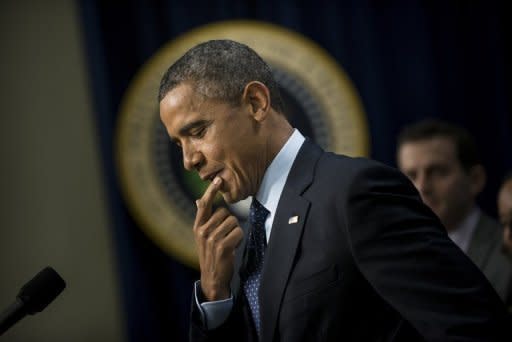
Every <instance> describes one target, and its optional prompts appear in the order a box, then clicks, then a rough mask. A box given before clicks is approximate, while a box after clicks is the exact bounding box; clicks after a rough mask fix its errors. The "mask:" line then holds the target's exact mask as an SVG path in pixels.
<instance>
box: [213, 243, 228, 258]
mask: <svg viewBox="0 0 512 342" xmlns="http://www.w3.org/2000/svg"><path fill="white" fill-rule="evenodd" d="M226 249H227V248H226V246H225V245H224V244H223V243H219V244H218V245H217V246H216V247H215V251H216V252H217V254H219V255H224V254H225V253H226Z"/></svg>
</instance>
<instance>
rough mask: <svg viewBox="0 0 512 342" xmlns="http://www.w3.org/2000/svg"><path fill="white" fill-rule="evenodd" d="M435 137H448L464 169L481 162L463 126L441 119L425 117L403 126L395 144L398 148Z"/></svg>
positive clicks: (473, 141) (473, 142)
mask: <svg viewBox="0 0 512 342" xmlns="http://www.w3.org/2000/svg"><path fill="white" fill-rule="evenodd" d="M437 137H443V138H448V139H450V140H451V141H453V143H454V144H455V151H456V153H457V158H458V159H459V162H460V163H461V165H462V167H463V168H464V169H465V170H466V171H469V169H470V168H471V167H473V166H475V165H478V164H481V159H480V153H479V151H478V147H477V145H476V142H475V140H474V138H473V137H472V136H471V134H470V133H469V132H468V131H467V130H466V129H465V128H463V127H460V126H457V125H454V124H451V123H448V122H446V121H442V120H437V119H426V120H422V121H420V122H417V123H414V124H411V125H408V126H405V127H404V128H403V129H402V131H401V132H400V134H399V135H398V141H397V145H398V148H400V147H401V146H402V145H404V144H405V143H410V142H418V141H422V140H430V139H433V138H437Z"/></svg>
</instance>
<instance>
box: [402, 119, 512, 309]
mask: <svg viewBox="0 0 512 342" xmlns="http://www.w3.org/2000/svg"><path fill="white" fill-rule="evenodd" d="M397 163H398V167H399V168H400V170H401V171H402V172H403V173H404V174H405V175H406V176H407V177H409V179H410V180H411V181H412V182H413V184H414V186H415V187H416V188H417V189H418V191H419V193H420V195H421V198H422V200H423V201H424V202H425V204H427V205H428V206H429V207H430V208H431V209H432V211H434V213H435V214H436V215H437V216H438V217H439V218H440V220H441V222H442V223H443V225H444V226H445V228H446V230H447V232H448V236H449V237H450V238H451V239H452V240H453V242H455V244H457V246H459V248H460V249H462V250H463V251H464V252H465V253H466V254H467V255H468V256H469V258H470V259H471V260H473V262H474V263H475V264H476V265H477V266H478V267H479V268H480V270H482V272H483V273H484V274H485V276H486V277H487V279H488V280H489V282H490V283H491V284H492V285H493V287H494V289H495V290H496V291H497V292H498V294H499V295H500V297H501V299H502V300H503V301H504V302H505V304H507V306H508V307H510V306H511V302H512V262H511V260H510V259H508V258H507V257H506V255H505V254H504V253H503V250H502V229H501V227H500V225H499V223H498V222H497V221H495V220H494V219H492V218H491V217H489V216H488V215H486V214H485V213H484V212H482V210H481V209H480V208H479V207H478V206H477V204H476V197H477V195H478V194H479V193H480V192H481V191H482V189H483V188H484V186H485V182H486V174H485V169H484V167H483V165H482V163H481V161H480V157H479V153H478V148H477V146H476V143H475V141H474V138H473V137H472V136H471V135H470V134H469V132H468V131H467V130H465V129H464V128H462V127H460V126H456V125H453V124H450V123H447V122H444V121H440V120H432V119H427V120H424V121H420V122H418V123H415V124H412V125H409V126H406V127H405V128H404V129H403V130H402V132H401V133H400V134H399V136H398V144H397Z"/></svg>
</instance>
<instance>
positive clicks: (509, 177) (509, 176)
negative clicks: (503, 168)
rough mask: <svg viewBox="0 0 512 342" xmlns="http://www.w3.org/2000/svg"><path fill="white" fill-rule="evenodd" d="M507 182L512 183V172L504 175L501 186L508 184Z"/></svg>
mask: <svg viewBox="0 0 512 342" xmlns="http://www.w3.org/2000/svg"><path fill="white" fill-rule="evenodd" d="M509 181H512V171H509V172H507V173H506V174H505V177H503V181H502V182H501V186H503V185H505V183H508V182H509Z"/></svg>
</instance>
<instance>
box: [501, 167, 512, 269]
mask: <svg viewBox="0 0 512 342" xmlns="http://www.w3.org/2000/svg"><path fill="white" fill-rule="evenodd" d="M498 214H499V217H500V222H501V224H502V225H503V250H504V252H505V253H507V254H508V256H509V258H510V259H511V260H512V172H511V173H509V174H508V175H507V176H506V177H505V180H504V181H503V183H502V185H501V187H500V190H499V192H498Z"/></svg>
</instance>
